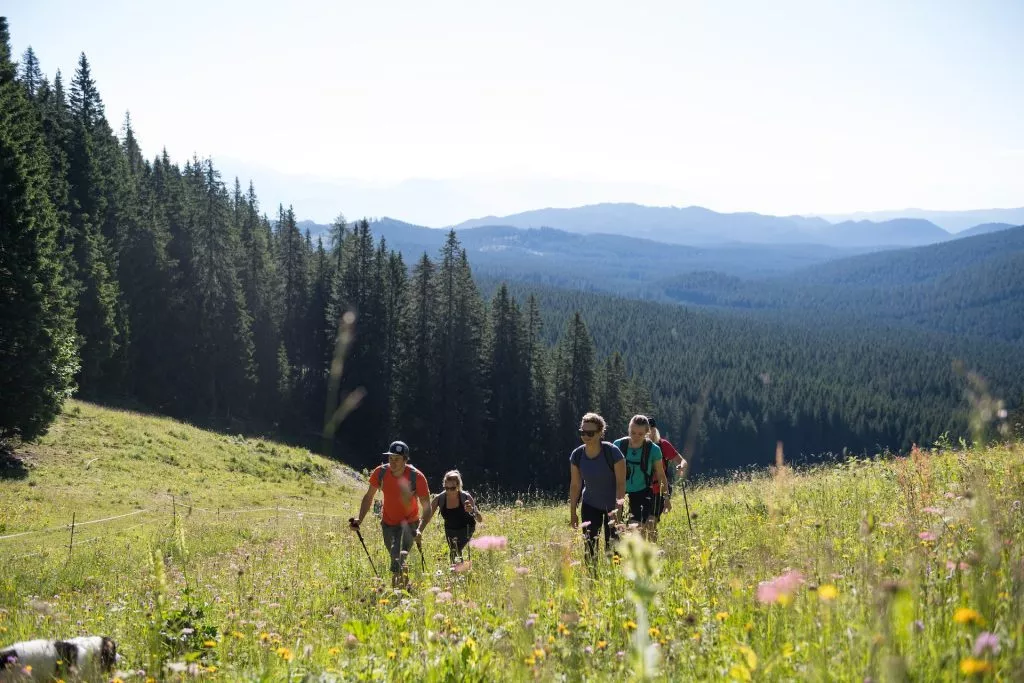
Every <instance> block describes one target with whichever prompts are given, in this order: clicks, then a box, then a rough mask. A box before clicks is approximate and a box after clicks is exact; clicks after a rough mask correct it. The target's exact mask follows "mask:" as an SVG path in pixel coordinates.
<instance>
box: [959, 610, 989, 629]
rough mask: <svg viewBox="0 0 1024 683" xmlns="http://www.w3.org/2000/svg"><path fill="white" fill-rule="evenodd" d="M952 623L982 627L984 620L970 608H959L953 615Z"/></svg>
mask: <svg viewBox="0 0 1024 683" xmlns="http://www.w3.org/2000/svg"><path fill="white" fill-rule="evenodd" d="M953 621H955V622H956V623H958V624H977V625H978V626H983V625H984V624H985V619H984V618H983V617H982V616H981V614H979V613H978V611H977V610H973V609H971V608H970V607H961V608H959V609H957V611H956V612H954V613H953Z"/></svg>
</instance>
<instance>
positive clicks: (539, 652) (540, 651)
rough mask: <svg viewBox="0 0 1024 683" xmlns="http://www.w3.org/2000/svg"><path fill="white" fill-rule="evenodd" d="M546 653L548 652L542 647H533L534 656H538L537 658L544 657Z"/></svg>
mask: <svg viewBox="0 0 1024 683" xmlns="http://www.w3.org/2000/svg"><path fill="white" fill-rule="evenodd" d="M546 654H547V653H546V652H544V650H543V649H542V648H539V647H535V648H534V649H533V656H534V657H536V658H537V659H544V655H546Z"/></svg>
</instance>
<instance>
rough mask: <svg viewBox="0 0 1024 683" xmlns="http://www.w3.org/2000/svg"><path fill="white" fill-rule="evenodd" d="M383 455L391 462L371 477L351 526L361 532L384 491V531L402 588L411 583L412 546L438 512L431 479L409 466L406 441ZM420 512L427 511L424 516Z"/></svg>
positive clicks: (393, 571)
mask: <svg viewBox="0 0 1024 683" xmlns="http://www.w3.org/2000/svg"><path fill="white" fill-rule="evenodd" d="M383 455H386V456H388V462H387V464H383V465H380V466H378V467H377V468H376V469H375V470H374V471H373V472H372V473H371V474H370V485H369V487H368V488H367V489H366V493H365V494H364V495H363V500H362V502H361V503H360V505H359V517H353V518H352V519H350V520H349V524H351V525H352V528H354V529H358V528H359V525H360V524H362V522H363V518H364V517H366V513H368V512H369V511H370V506H372V505H373V499H374V498H375V497H376V496H377V491H378V490H379V491H383V492H384V506H383V508H382V509H381V518H380V528H381V533H382V535H383V536H384V545H385V546H386V547H387V549H388V555H390V556H391V585H392V586H394V587H400V586H405V585H407V584H408V582H409V577H408V572H407V567H406V562H405V561H406V558H407V557H408V556H409V551H410V550H411V549H412V544H413V543H415V542H417V541H418V540H419V538H420V535H421V534H422V533H423V530H424V529H425V528H427V524H428V523H429V522H430V518H431V517H432V516H433V514H434V511H433V509H432V508H431V506H430V488H429V486H428V485H427V478H426V477H424V476H423V473H422V472H420V471H419V470H417V469H416V468H415V467H413V466H412V465H410V464H409V446H407V445H406V444H405V442H403V441H395V442H393V443H392V444H391V447H390V448H388V450H387V452H386V453H384V454H383ZM420 510H422V511H423V516H422V517H421V516H420Z"/></svg>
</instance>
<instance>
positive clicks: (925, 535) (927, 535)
mask: <svg viewBox="0 0 1024 683" xmlns="http://www.w3.org/2000/svg"><path fill="white" fill-rule="evenodd" d="M917 537H918V538H920V539H921V540H922V541H924V542H925V543H928V542H931V541H934V540H935V539H937V538H938V536H936V535H935V534H933V533H932V532H930V531H922V532H921V533H919V534H918V535H917Z"/></svg>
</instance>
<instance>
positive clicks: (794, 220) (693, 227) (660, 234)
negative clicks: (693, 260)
mask: <svg viewBox="0 0 1024 683" xmlns="http://www.w3.org/2000/svg"><path fill="white" fill-rule="evenodd" d="M487 225H509V226H513V227H517V228H540V227H549V228H556V229H559V230H565V231H568V232H577V233H586V234H593V233H613V234H619V235H628V236H631V237H638V238H645V239H652V240H657V241H660V242H667V243H673V244H687V245H713V244H714V245H721V244H730V243H737V242H742V243H749V244H807V243H810V244H824V245H829V246H833V247H861V248H863V247H885V246H917V245H922V244H931V243H934V242H938V241H941V240H944V239H948V238H949V234H948V233H947V232H946V231H944V230H942V229H941V228H939V227H938V226H936V225H934V224H932V223H929V222H928V221H923V220H915V219H897V220H892V221H885V222H881V223H876V222H871V221H856V222H854V221H848V222H844V223H840V224H838V225H833V224H831V223H829V222H828V221H826V220H824V219H822V218H813V217H812V218H807V217H803V216H787V217H779V216H766V215H762V214H758V213H718V212H716V211H711V210H710V209H705V208H702V207H699V206H690V207H686V208H676V207H655V206H641V205H638V204H593V205H590V206H581V207H577V208H573V209H538V210H536V211H527V212H525V213H519V214H514V215H511V216H504V217H501V218H497V217H494V216H488V217H485V218H477V219H474V220H470V221H466V222H464V223H460V224H459V225H458V226H456V229H458V230H465V229H468V228H478V227H482V226H487Z"/></svg>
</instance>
